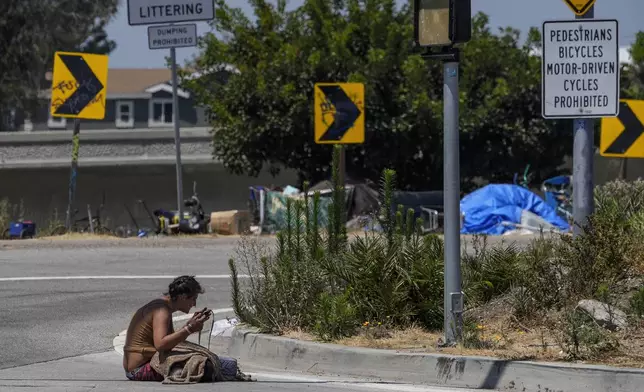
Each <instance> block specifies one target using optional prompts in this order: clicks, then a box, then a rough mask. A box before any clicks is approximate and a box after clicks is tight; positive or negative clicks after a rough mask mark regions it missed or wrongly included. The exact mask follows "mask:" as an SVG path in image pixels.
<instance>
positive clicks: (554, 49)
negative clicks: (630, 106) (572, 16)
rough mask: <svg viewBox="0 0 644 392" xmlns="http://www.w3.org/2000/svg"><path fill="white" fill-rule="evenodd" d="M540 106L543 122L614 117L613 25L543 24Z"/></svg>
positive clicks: (615, 61) (616, 48) (616, 107)
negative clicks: (545, 119) (551, 119)
mask: <svg viewBox="0 0 644 392" xmlns="http://www.w3.org/2000/svg"><path fill="white" fill-rule="evenodd" d="M542 39H543V59H542V70H541V102H542V103H541V105H542V115H543V117H544V118H601V117H616V116H617V115H618V114H619V74H620V70H619V42H618V24H617V20H604V19H576V20H564V21H546V22H544V23H543V32H542Z"/></svg>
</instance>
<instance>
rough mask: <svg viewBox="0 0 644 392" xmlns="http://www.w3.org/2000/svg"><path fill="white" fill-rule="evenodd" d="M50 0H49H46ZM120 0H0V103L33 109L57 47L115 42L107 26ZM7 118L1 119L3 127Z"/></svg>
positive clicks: (96, 49) (85, 48)
mask: <svg viewBox="0 0 644 392" xmlns="http://www.w3.org/2000/svg"><path fill="white" fill-rule="evenodd" d="M45 3H47V4H45ZM118 5H119V0H101V1H93V0H73V1H66V0H49V1H47V2H43V1H42V0H20V1H2V2H0V37H1V39H0V53H1V55H0V108H3V109H4V110H5V112H4V113H1V111H0V115H2V117H3V118H6V116H7V114H8V113H7V112H6V111H7V110H13V109H16V110H30V108H31V105H33V104H34V99H35V98H36V96H37V93H38V91H39V89H40V88H42V87H46V84H47V82H46V81H45V74H46V72H47V71H48V70H50V69H51V67H52V64H53V60H54V52H56V51H59V50H60V51H63V50H64V51H82V52H87V53H98V54H107V53H110V52H111V51H112V50H114V48H115V47H116V44H115V42H114V41H111V40H109V39H108V37H107V34H106V33H105V26H106V24H107V23H108V22H109V21H110V20H111V18H112V17H113V16H114V15H115V14H116V12H117V8H118ZM3 125H5V126H6V125H7V124H6V122H5V121H2V122H1V123H0V131H1V130H3V129H2V127H3Z"/></svg>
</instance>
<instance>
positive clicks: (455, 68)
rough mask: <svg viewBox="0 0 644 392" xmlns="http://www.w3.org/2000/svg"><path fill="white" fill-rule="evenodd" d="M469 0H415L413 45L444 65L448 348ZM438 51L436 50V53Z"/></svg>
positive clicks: (455, 293)
mask: <svg viewBox="0 0 644 392" xmlns="http://www.w3.org/2000/svg"><path fill="white" fill-rule="evenodd" d="M471 6H472V5H471V1H470V0H414V42H415V43H416V45H417V46H418V47H421V48H425V49H426V51H425V52H424V53H422V56H423V57H424V58H426V59H431V60H441V61H443V193H444V200H445V215H444V218H445V219H444V222H445V223H444V225H445V228H444V232H445V240H444V241H445V274H444V287H443V290H444V291H443V293H444V327H443V328H444V329H443V332H444V333H445V341H444V345H445V346H453V345H455V344H456V343H457V342H459V341H461V339H462V336H463V335H462V332H463V291H462V289H461V284H462V282H461V281H462V277H461V200H460V198H461V195H460V193H461V192H460V189H461V172H460V162H459V159H460V158H459V138H460V132H459V96H458V94H459V93H458V80H459V62H460V50H459V49H458V48H457V47H455V46H454V45H456V44H459V43H465V42H468V41H469V40H470V39H471V38H472V17H471V16H472V15H471V9H472V7H471ZM435 48H437V49H439V50H438V51H434V50H433V49H435Z"/></svg>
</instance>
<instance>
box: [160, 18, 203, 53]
mask: <svg viewBox="0 0 644 392" xmlns="http://www.w3.org/2000/svg"><path fill="white" fill-rule="evenodd" d="M148 45H149V47H150V49H169V48H185V47H188V46H196V45H197V25H196V24H194V23H193V24H183V25H170V26H150V27H148Z"/></svg>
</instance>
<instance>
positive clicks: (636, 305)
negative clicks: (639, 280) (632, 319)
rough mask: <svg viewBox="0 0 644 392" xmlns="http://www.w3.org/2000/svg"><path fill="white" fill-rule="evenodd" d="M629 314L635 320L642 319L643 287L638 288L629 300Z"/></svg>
mask: <svg viewBox="0 0 644 392" xmlns="http://www.w3.org/2000/svg"><path fill="white" fill-rule="evenodd" d="M629 305H630V308H631V309H630V310H631V313H632V314H633V315H634V316H636V317H637V318H640V319H641V318H642V317H644V287H640V288H639V289H638V290H637V291H636V292H635V293H634V294H633V296H632V297H631V298H630V300H629Z"/></svg>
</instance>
